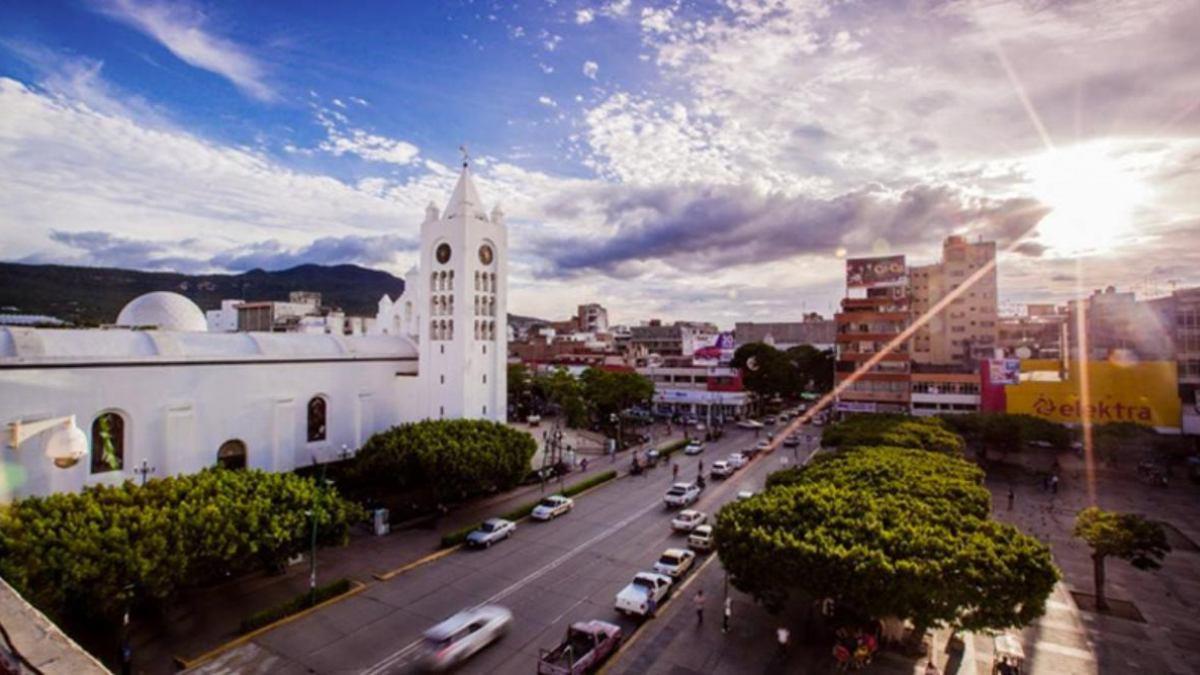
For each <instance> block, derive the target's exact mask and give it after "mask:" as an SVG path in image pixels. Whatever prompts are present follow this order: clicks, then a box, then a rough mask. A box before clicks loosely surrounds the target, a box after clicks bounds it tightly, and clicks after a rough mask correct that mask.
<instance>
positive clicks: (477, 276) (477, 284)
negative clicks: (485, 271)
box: [475, 272, 479, 290]
mask: <svg viewBox="0 0 1200 675" xmlns="http://www.w3.org/2000/svg"><path fill="white" fill-rule="evenodd" d="M475 290H479V272H476V273H475Z"/></svg>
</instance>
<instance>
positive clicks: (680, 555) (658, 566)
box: [654, 548, 696, 579]
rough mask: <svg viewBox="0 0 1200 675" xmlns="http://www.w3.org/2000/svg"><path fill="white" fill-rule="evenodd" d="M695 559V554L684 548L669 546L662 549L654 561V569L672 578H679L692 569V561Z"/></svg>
mask: <svg viewBox="0 0 1200 675" xmlns="http://www.w3.org/2000/svg"><path fill="white" fill-rule="evenodd" d="M695 561H696V554H695V553H692V552H691V551H689V550H687V549H686V548H669V549H667V550H665V551H663V554H662V555H661V556H659V558H658V562H656V563H654V571H655V572H658V573H659V574H665V575H667V576H669V577H671V578H672V579H679V578H680V577H682V576H683V575H685V574H687V571H688V570H690V569H692V563H693V562H695Z"/></svg>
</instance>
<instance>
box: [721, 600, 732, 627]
mask: <svg viewBox="0 0 1200 675" xmlns="http://www.w3.org/2000/svg"><path fill="white" fill-rule="evenodd" d="M732 615H733V598H730V597H728V596H726V598H725V612H724V614H723V615H722V616H721V632H722V633H728V632H729V618H730V616H732Z"/></svg>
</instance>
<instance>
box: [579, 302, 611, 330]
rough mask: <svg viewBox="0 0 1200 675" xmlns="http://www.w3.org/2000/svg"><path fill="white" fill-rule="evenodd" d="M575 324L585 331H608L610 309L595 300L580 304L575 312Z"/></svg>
mask: <svg viewBox="0 0 1200 675" xmlns="http://www.w3.org/2000/svg"><path fill="white" fill-rule="evenodd" d="M575 324H576V329H577V330H579V331H580V332H583V333H607V332H608V310H607V309H604V307H602V306H600V305H599V304H597V303H594V302H592V303H588V304H586V305H580V306H579V309H578V310H577V311H576V313H575Z"/></svg>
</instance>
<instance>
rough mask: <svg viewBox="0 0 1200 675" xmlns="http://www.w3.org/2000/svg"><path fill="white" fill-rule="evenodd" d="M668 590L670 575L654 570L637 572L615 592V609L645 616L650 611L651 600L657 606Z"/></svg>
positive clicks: (623, 612) (669, 587)
mask: <svg viewBox="0 0 1200 675" xmlns="http://www.w3.org/2000/svg"><path fill="white" fill-rule="evenodd" d="M670 590H671V577H668V576H666V575H663V574H657V573H655V572H638V573H637V575H636V576H634V577H633V581H632V582H630V584H629V585H628V586H626V587H625V588H622V589H621V592H620V593H617V602H616V608H617V611H618V612H621V613H622V614H632V615H634V616H646V615H647V614H650V613H651V607H650V604H651V601H653V603H654V606H655V608H657V607H658V605H661V604H662V601H663V599H664V598H666V597H667V593H668V592H670Z"/></svg>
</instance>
